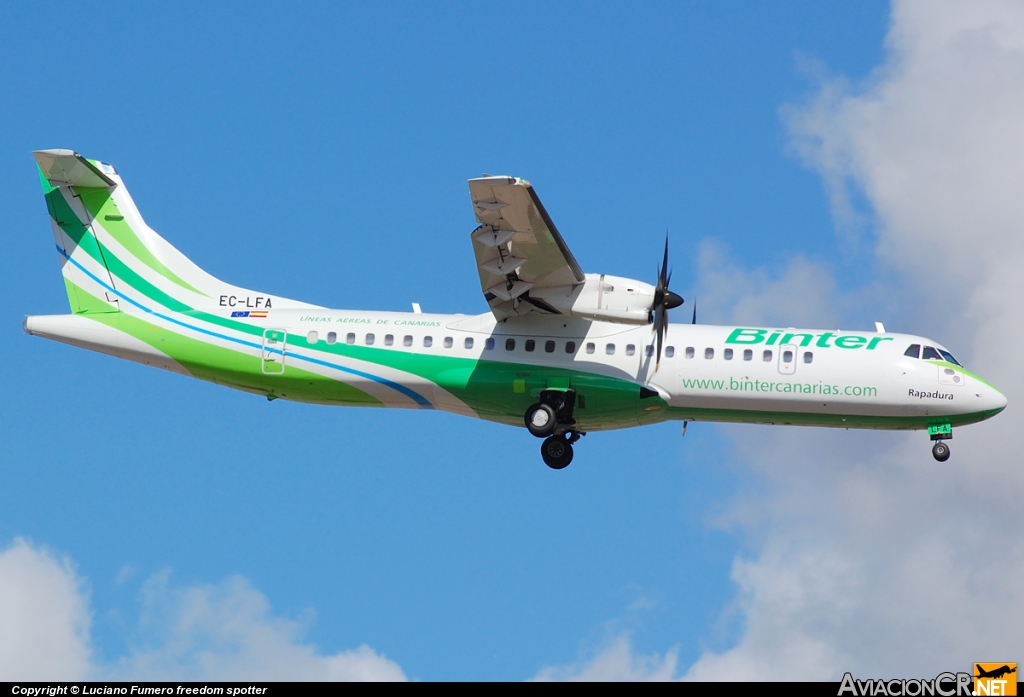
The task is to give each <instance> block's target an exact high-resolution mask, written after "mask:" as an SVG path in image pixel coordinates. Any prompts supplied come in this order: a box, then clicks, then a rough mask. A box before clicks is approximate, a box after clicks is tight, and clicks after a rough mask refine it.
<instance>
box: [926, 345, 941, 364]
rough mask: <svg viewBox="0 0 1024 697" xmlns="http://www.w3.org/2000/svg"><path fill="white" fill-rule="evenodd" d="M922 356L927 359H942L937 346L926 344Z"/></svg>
mask: <svg viewBox="0 0 1024 697" xmlns="http://www.w3.org/2000/svg"><path fill="white" fill-rule="evenodd" d="M921 358H923V359H924V360H926V361H941V360H942V356H940V355H939V352H938V351H936V350H935V348H934V347H932V346H925V347H924V351H922V352H921Z"/></svg>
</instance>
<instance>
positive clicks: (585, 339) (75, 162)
mask: <svg viewBox="0 0 1024 697" xmlns="http://www.w3.org/2000/svg"><path fill="white" fill-rule="evenodd" d="M34 157H35V160H36V163H37V167H38V171H39V177H40V180H41V183H42V187H43V192H44V196H45V199H46V205H47V209H48V211H49V216H50V222H51V225H52V228H53V234H54V239H55V242H56V247H57V252H58V255H59V259H60V263H61V270H62V273H63V276H64V284H65V287H66V290H67V294H68V300H69V302H70V305H71V313H70V314H62V315H36V316H28V317H26V318H25V320H24V323H23V327H24V330H25V331H26V332H27V333H28V334H31V335H35V336H41V337H44V338H47V339H53V340H55V341H60V342H64V343H67V344H71V345H74V346H78V347H82V348H86V349H90V350H93V351H98V352H101V353H105V354H109V355H112V356H116V357H118V358H124V359H127V360H130V361H135V362H137V363H142V364H145V365H150V366H154V367H157V368H162V369H164V370H168V371H171V372H175V373H180V374H182V375H186V376H190V377H194V378H199V379H201V380H207V381H209V382H213V383H216V384H219V385H224V386H227V387H232V388H235V389H238V390H244V391H246V392H250V393H253V394H258V395H262V396H264V397H265V398H266V399H268V400H271V401H273V400H276V399H285V400H294V401H300V402H310V403H316V404H325V405H346V406H373V407H392V408H405V409H436V410H442V411H446V412H451V413H453V414H461V415H463V416H470V417H475V418H479V419H485V420H487V421H493V422H496V423H501V424H507V425H510V426H517V427H525V428H526V429H527V430H528V431H529V432H530V433H531V434H532V435H534V436H536V437H538V438H540V439H543V440H542V445H541V457H542V459H543V461H544V462H545V464H547V465H548V466H549V467H551V468H553V469H562V468H564V467H565V466H567V465H568V464H569V463H570V462H571V461H572V459H573V446H574V444H576V443H577V442H578V441H579V439H580V438H581V437H582V436H584V435H586V434H587V433H592V432H597V431H605V430H611V429H620V428H630V427H633V426H643V425H647V424H654V423H659V422H663V421H668V420H675V421H681V422H682V423H683V433H684V434H685V432H686V426H687V424H688V423H689V422H692V421H698V422H699V421H714V422H739V423H755V424H779V425H781V424H786V425H800V426H830V427H838V428H847V429H850V428H858V429H897V430H927V431H928V434H929V437H930V439H931V440H932V441H934V444H933V448H932V454H933V456H934V457H935V459H936V460H939V461H940V462H944V461H946V460H947V459H949V456H950V450H949V446H948V445H947V444H946V442H945V441H947V440H949V439H950V438H951V437H952V429H953V427H954V426H964V425H968V424H973V423H976V422H979V421H982V420H984V419H988V418H991V417H992V416H995V415H996V414H998V413H999V412H1001V411H1002V410H1003V409H1004V408H1005V407H1006V397H1004V396H1003V394H1002V393H1001V392H1000V391H999V390H998V389H997V388H996V387H995V386H993V385H992V384H991V383H989V382H987V381H986V380H984V379H982V378H981V377H979V376H977V375H976V374H974V373H972V372H970V371H968V370H967V369H966V368H964V367H963V366H962V365H961V364H960V363H959V362H958V361H957V360H956V358H954V357H953V354H952V353H950V352H949V351H948V350H947V349H946V348H945V347H944V346H942V345H941V344H939V343H938V342H936V341H933V340H931V339H928V338H925V337H921V336H915V335H910V334H899V333H890V332H887V331H885V328H884V327H883V326H882V325H881V324H880V323H876V326H875V331H874V332H864V331H843V330H840V329H799V328H794V327H750V326H714V325H707V324H697V322H696V319H697V318H696V309H694V312H693V318H692V322H690V323H683V324H673V325H671V326H669V321H668V317H669V315H668V312H669V310H671V309H673V308H677V307H679V306H680V305H682V304H683V299H682V298H681V297H680V296H679V295H677V294H676V293H674V292H672V291H671V290H669V282H670V280H671V274H670V273H669V272H668V241H667V239H666V243H665V254H664V257H663V259H662V262H661V265H660V268H659V270H658V276H657V280H656V283H655V284H654V285H650V284H648V283H644V282H642V281H638V280H633V279H629V278H621V277H618V276H612V275H608V274H597V273H584V271H583V269H581V268H580V265H579V264H578V263H577V261H576V259H575V257H574V256H573V254H572V253H571V252H570V251H569V247H568V246H567V245H566V243H565V240H564V239H563V238H562V236H561V234H560V233H559V232H558V230H557V228H556V227H555V224H554V223H553V222H552V220H551V218H550V216H549V215H548V213H547V211H546V210H545V208H544V206H543V205H542V204H541V202H540V199H539V198H538V197H537V194H536V192H535V191H534V189H533V187H532V186H531V184H530V183H529V182H527V181H525V180H523V179H518V178H514V177H506V176H489V175H485V176H483V177H480V178H477V179H470V180H469V193H470V198H471V200H472V205H473V211H474V213H475V216H476V221H477V223H478V226H477V227H476V228H475V229H474V230H473V231H472V233H471V234H470V242H471V244H472V247H473V252H474V254H475V258H476V264H477V272H478V274H479V277H480V287H481V291H482V293H483V296H484V298H485V300H486V301H487V304H488V306H489V311H488V312H485V313H483V314H479V315H446V314H431V313H426V312H422V311H421V310H420V308H419V306H418V305H417V304H415V303H414V304H413V311H412V312H384V311H365V310H332V309H328V308H325V307H321V306H318V305H313V304H310V303H304V302H300V301H297V300H290V299H288V298H284V297H281V296H279V295H275V294H272V293H269V292H263V291H255V290H249V289H246V288H240V287H237V286H233V285H231V284H229V283H226V282H224V281H221V280H219V279H217V278H214V277H213V276H211V275H210V274H208V273H206V272H205V271H203V270H202V269H200V268H199V267H198V266H196V265H195V264H194V263H192V262H191V261H189V260H188V259H187V258H186V257H185V256H184V255H183V254H182V253H181V252H179V251H178V250H177V249H175V248H174V247H173V246H171V244H169V243H168V242H167V241H166V240H164V238H163V237H161V236H160V235H158V234H157V233H156V232H155V231H154V230H153V229H152V228H150V227H149V226H148V225H146V223H145V222H144V220H143V218H142V216H141V214H140V213H139V211H138V209H137V208H136V206H135V203H134V202H133V201H132V198H131V196H130V195H129V194H128V191H127V189H126V188H125V186H124V183H123V181H122V179H121V177H120V176H119V175H118V173H117V171H116V170H115V169H114V168H113V167H112V166H110V165H108V164H105V163H103V162H100V161H97V160H89V159H86V158H84V157H82V156H81V155H79V154H78V153H77V152H74V151H71V150H40V151H37V152H35V153H34Z"/></svg>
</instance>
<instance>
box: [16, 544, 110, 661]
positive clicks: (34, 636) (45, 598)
mask: <svg viewBox="0 0 1024 697" xmlns="http://www.w3.org/2000/svg"><path fill="white" fill-rule="evenodd" d="M88 606H89V602H88V597H87V595H86V594H85V592H84V591H83V589H82V586H81V582H80V581H79V579H78V578H77V576H76V575H75V572H74V569H73V568H72V567H71V564H70V562H69V561H68V560H67V559H64V558H58V557H57V556H55V555H54V554H52V553H51V552H49V551H47V550H45V549H35V548H33V547H32V545H30V544H29V543H28V542H26V541H25V540H21V539H18V540H15V541H14V544H12V545H11V546H10V547H8V548H7V549H5V550H4V551H3V552H0V680H14V679H17V680H74V679H76V678H82V677H85V676H86V675H87V674H88V672H89V658H90V652H89V622H90V617H89V610H88Z"/></svg>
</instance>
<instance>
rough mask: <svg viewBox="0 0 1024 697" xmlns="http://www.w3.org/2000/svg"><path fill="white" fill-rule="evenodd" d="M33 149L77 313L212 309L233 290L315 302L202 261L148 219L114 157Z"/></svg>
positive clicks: (265, 303) (273, 302) (274, 301)
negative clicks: (232, 276) (226, 278)
mask: <svg viewBox="0 0 1024 697" xmlns="http://www.w3.org/2000/svg"><path fill="white" fill-rule="evenodd" d="M33 154H34V156H35V159H36V163H37V164H38V167H39V177H40V179H41V181H42V185H43V193H44V195H45V197H46V206H47V209H48V210H49V213H50V219H51V223H52V227H53V235H54V240H55V242H56V244H57V250H58V252H59V253H60V255H61V270H62V272H63V275H64V283H65V285H66V287H67V292H68V300H69V301H70V303H71V311H72V312H73V313H75V314H86V313H95V312H118V311H128V312H130V311H134V310H137V309H139V308H147V307H151V306H153V305H159V306H162V307H164V308H167V309H170V310H175V311H179V312H180V311H188V310H192V309H213V308H215V307H218V306H219V305H225V304H226V301H225V300H224V299H225V298H229V297H233V298H242V297H245V298H261V302H260V306H261V309H262V308H263V307H315V306H313V305H307V304H305V303H298V302H295V301H291V300H287V299H285V298H278V297H276V296H270V295H268V294H260V293H256V292H254V291H248V290H245V289H242V288H237V287H235V286H232V285H230V284H227V283H224V282H223V281H220V280H218V279H216V278H214V277H213V276H211V275H210V274H208V273H206V272H205V271H203V270H202V269H200V268H199V267H198V266H196V265H195V264H194V263H192V262H191V261H189V259H188V258H186V257H185V255H183V254H182V253H181V252H179V251H178V250H177V249H175V248H174V247H173V246H171V244H169V243H168V242H167V241H166V240H165V239H164V238H162V237H161V236H160V235H158V234H157V233H156V232H155V231H154V230H153V229H152V228H150V227H149V226H148V225H146V223H145V221H144V220H143V219H142V216H141V215H140V213H139V210H138V208H136V207H135V202H134V201H132V198H131V196H130V195H129V194H128V191H127V189H125V187H124V183H123V182H122V181H121V177H120V176H118V174H117V172H116V171H115V170H114V168H113V167H111V166H110V165H107V164H104V163H102V162H98V161H95V160H87V159H86V158H84V157H82V156H81V155H79V154H78V153H76V152H74V151H72V150H40V151H37V152H35V153H33ZM250 302H252V300H250Z"/></svg>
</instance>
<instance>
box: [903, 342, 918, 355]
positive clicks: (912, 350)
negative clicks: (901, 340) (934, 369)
mask: <svg viewBox="0 0 1024 697" xmlns="http://www.w3.org/2000/svg"><path fill="white" fill-rule="evenodd" d="M903 355H904V356H910V357H911V358H920V357H921V344H911V345H910V348H908V349H907V350H906V351H904V352H903Z"/></svg>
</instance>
